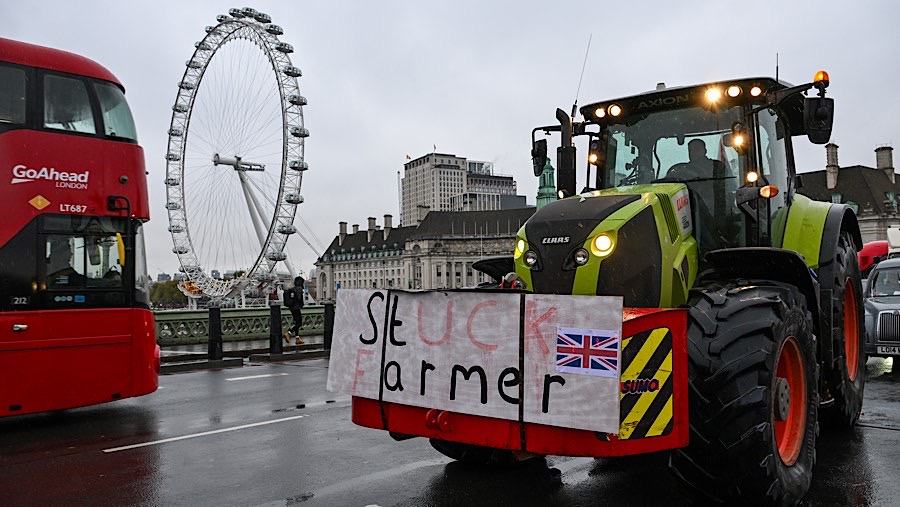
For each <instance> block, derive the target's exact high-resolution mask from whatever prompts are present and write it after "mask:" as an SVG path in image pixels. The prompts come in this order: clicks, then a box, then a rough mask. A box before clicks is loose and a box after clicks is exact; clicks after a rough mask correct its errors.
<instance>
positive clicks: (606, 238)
mask: <svg viewBox="0 0 900 507" xmlns="http://www.w3.org/2000/svg"><path fill="white" fill-rule="evenodd" d="M615 246H616V242H615V241H614V240H613V238H612V236H610V235H609V234H607V233H605V232H604V233H601V234H599V235H598V236H597V237H596V238H594V240H593V241H591V252H593V254H594V255H596V256H597V257H606V256H607V255H609V254H611V253H612V251H613V249H614V248H615Z"/></svg>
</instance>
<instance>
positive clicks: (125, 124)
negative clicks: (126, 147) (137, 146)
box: [94, 83, 137, 141]
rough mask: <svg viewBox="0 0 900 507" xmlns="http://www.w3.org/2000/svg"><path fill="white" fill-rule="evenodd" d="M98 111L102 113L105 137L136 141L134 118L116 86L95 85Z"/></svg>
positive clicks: (108, 84) (123, 96)
mask: <svg viewBox="0 0 900 507" xmlns="http://www.w3.org/2000/svg"><path fill="white" fill-rule="evenodd" d="M94 88H95V89H96V90H97V97H98V98H99V99H100V109H101V110H102V111H103V126H104V129H105V131H106V132H105V133H106V135H108V136H110V137H117V138H121V139H127V140H129V141H137V133H136V131H135V129H134V118H133V117H132V116H131V109H129V108H128V103H127V102H125V94H124V93H122V90H120V89H119V88H118V87H117V86H115V85H113V84H110V83H95V84H94Z"/></svg>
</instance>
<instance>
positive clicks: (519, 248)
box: [513, 239, 525, 259]
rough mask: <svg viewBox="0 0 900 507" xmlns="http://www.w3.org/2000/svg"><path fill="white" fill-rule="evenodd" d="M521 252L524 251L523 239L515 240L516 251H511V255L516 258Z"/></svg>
mask: <svg viewBox="0 0 900 507" xmlns="http://www.w3.org/2000/svg"><path fill="white" fill-rule="evenodd" d="M523 253H525V240H524V239H520V240H518V241H516V251H515V252H514V253H513V256H514V257H515V258H516V259H518V258H519V257H521V256H522V254H523Z"/></svg>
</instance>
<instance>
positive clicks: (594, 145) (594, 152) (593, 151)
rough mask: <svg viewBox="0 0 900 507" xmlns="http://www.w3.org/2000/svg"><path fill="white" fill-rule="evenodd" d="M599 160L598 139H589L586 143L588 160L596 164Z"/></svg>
mask: <svg viewBox="0 0 900 507" xmlns="http://www.w3.org/2000/svg"><path fill="white" fill-rule="evenodd" d="M599 161H600V140H599V139H596V138H594V139H591V142H590V143H588V162H590V163H591V165H597V164H598V162H599Z"/></svg>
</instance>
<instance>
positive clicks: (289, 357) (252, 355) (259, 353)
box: [160, 335, 328, 374]
mask: <svg viewBox="0 0 900 507" xmlns="http://www.w3.org/2000/svg"><path fill="white" fill-rule="evenodd" d="M302 338H303V344H302V345H297V344H290V345H288V344H286V343H285V342H284V341H282V342H281V348H282V350H281V353H274V352H273V351H272V350H271V347H270V344H269V340H267V339H266V340H244V341H223V342H222V359H218V360H210V359H209V354H208V352H209V344H207V343H202V344H193V345H166V346H163V347H160V363H161V365H160V374H169V373H180V372H185V371H195V370H208V369H219V368H239V367H241V366H243V365H244V364H247V363H253V362H257V363H258V362H277V361H299V360H304V359H318V358H322V357H328V351H326V350H325V336H324V335H310V336H304V337H302Z"/></svg>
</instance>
